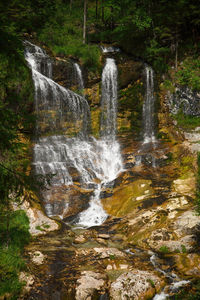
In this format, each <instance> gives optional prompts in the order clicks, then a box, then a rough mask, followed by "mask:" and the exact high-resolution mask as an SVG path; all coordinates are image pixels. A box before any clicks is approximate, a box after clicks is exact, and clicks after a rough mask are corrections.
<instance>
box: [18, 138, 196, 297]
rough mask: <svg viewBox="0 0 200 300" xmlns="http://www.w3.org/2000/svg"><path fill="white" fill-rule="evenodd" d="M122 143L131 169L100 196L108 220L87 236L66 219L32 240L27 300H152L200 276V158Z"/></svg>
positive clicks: (174, 148) (164, 147)
mask: <svg viewBox="0 0 200 300" xmlns="http://www.w3.org/2000/svg"><path fill="white" fill-rule="evenodd" d="M120 143H121V148H122V152H123V159H124V166H125V170H124V171H123V172H122V173H121V174H120V175H119V176H118V178H117V179H116V180H115V181H114V182H113V183H112V184H111V185H110V186H105V187H104V190H103V191H102V192H101V201H102V204H103V207H104V209H105V211H106V212H107V213H108V214H109V217H108V219H107V220H106V222H105V223H104V224H102V225H101V226H96V227H95V226H94V227H91V228H88V229H83V228H76V227H75V226H72V225H70V224H69V223H67V221H65V219H63V221H60V222H59V223H60V229H59V230H57V231H54V232H50V233H47V234H46V235H41V236H40V237H36V238H33V241H32V243H31V244H30V245H29V246H28V247H27V248H26V257H27V261H28V266H29V273H30V274H31V276H32V277H31V280H32V281H31V289H30V285H29V287H28V293H26V292H25V294H24V295H23V296H22V299H77V300H84V299H113V300H114V299H115V300H116V299H119V300H120V299H151V298H152V297H153V296H154V295H156V294H159V292H161V291H162V289H163V288H164V287H165V286H169V285H170V283H169V278H168V277H169V276H171V274H176V276H177V278H178V279H176V280H175V281H177V282H179V281H180V280H183V279H184V280H192V279H194V278H198V277H199V276H200V255H199V244H198V240H199V225H200V217H199V216H198V215H197V214H196V211H195V207H194V198H195V184H196V182H195V155H194V154H193V153H190V152H188V151H189V150H188V148H186V145H185V143H184V142H183V143H179V144H178V145H177V144H173V143H170V142H168V143H161V142H159V143H157V144H155V145H154V147H152V148H151V149H149V148H146V149H145V148H144V147H143V148H142V147H141V144H140V143H139V142H134V141H133V139H132V138H131V136H129V137H127V136H126V137H125V136H124V137H121V139H120ZM192 166H193V167H192ZM72 207H73V205H72V206H71V207H70V210H71V209H72ZM74 211H75V212H76V203H74ZM72 215H73V212H72ZM51 222H52V221H51ZM53 222H54V221H53ZM37 228H38V227H37ZM52 229H56V228H52ZM41 230H42V229H41ZM43 230H44V231H45V228H44V229H43ZM44 231H43V232H44ZM43 232H40V233H43ZM154 254H155V255H156V257H157V263H156V264H157V265H155V264H154V263H152V255H154ZM156 266H157V267H156ZM186 283H187V281H186ZM187 284H188V283H187ZM171 294H173V292H171Z"/></svg>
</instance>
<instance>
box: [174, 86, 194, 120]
mask: <svg viewBox="0 0 200 300" xmlns="http://www.w3.org/2000/svg"><path fill="white" fill-rule="evenodd" d="M168 96H169V98H168V99H169V107H170V112H171V113H173V114H177V113H178V111H179V110H180V109H181V110H182V111H183V113H184V114H185V115H188V116H199V115H200V94H199V93H197V92H193V91H192V90H191V89H189V88H188V87H186V88H184V87H177V88H176V91H175V93H174V94H169V95H168Z"/></svg>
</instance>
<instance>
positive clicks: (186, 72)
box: [176, 57, 200, 91]
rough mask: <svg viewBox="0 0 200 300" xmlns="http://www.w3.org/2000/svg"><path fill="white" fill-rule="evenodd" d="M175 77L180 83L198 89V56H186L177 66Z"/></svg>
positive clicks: (199, 60)
mask: <svg viewBox="0 0 200 300" xmlns="http://www.w3.org/2000/svg"><path fill="white" fill-rule="evenodd" d="M176 79H177V81H178V83H179V84H180V85H184V86H189V87H191V88H192V90H194V91H200V58H193V57H187V58H186V59H185V60H184V61H183V63H182V64H181V66H180V67H179V70H178V72H177V73H176Z"/></svg>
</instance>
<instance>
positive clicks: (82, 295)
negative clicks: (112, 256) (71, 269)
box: [76, 271, 106, 300]
mask: <svg viewBox="0 0 200 300" xmlns="http://www.w3.org/2000/svg"><path fill="white" fill-rule="evenodd" d="M77 284H78V286H77V288H76V300H91V299H92V296H94V294H95V292H97V293H98V291H101V292H103V291H104V290H105V287H106V286H105V275H102V274H100V273H95V272H92V271H84V272H82V273H81V278H79V279H78V280H77Z"/></svg>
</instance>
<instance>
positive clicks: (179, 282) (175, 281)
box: [150, 254, 190, 300]
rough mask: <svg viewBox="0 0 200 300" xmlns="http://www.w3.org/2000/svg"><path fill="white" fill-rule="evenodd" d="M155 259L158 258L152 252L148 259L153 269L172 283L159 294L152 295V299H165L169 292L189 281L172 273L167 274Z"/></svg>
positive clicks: (175, 290) (173, 291)
mask: <svg viewBox="0 0 200 300" xmlns="http://www.w3.org/2000/svg"><path fill="white" fill-rule="evenodd" d="M157 259H158V257H157V256H156V254H153V255H152V256H151V257H150V261H151V263H152V265H153V266H154V268H155V270H156V271H158V272H159V273H161V274H163V275H164V276H165V278H167V279H169V280H170V281H171V282H172V283H171V284H170V285H167V286H166V287H165V288H164V290H163V291H162V292H161V293H160V294H156V295H155V296H154V298H153V300H165V299H167V297H168V296H169V295H170V293H175V292H177V290H178V289H179V288H180V287H182V286H184V285H186V284H188V283H189V282H190V281H189V280H181V279H180V278H179V277H178V276H177V275H176V274H174V273H171V274H169V273H167V272H165V271H163V270H162V269H161V268H160V267H159V265H158V262H157Z"/></svg>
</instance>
